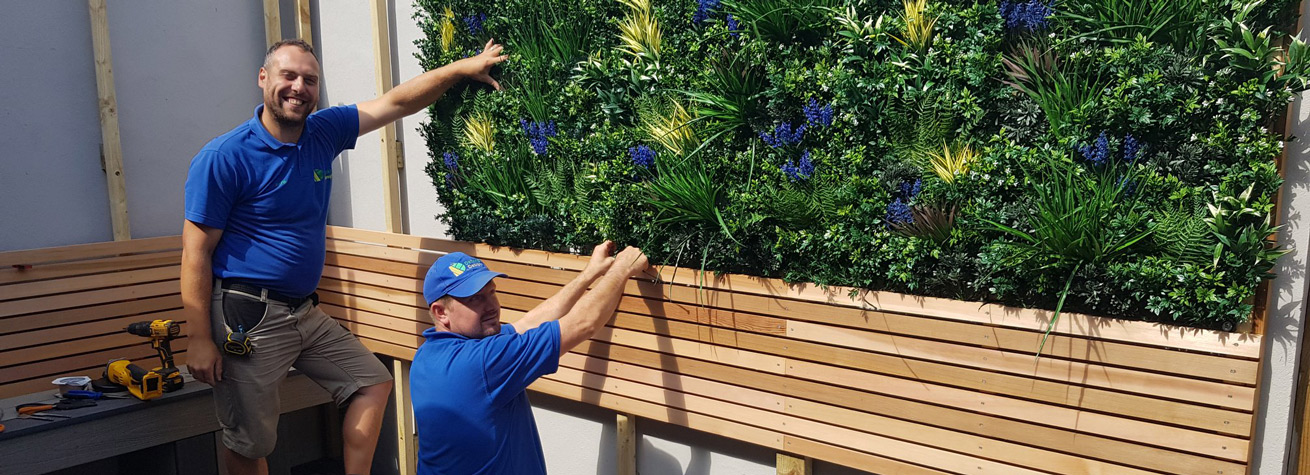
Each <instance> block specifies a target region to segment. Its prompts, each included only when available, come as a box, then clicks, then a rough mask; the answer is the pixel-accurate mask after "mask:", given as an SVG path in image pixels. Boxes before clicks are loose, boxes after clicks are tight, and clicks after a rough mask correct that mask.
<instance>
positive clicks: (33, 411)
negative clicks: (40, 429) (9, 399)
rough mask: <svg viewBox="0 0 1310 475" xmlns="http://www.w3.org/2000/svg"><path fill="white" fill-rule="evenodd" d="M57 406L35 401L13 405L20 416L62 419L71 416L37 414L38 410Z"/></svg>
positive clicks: (43, 410) (57, 406)
mask: <svg viewBox="0 0 1310 475" xmlns="http://www.w3.org/2000/svg"><path fill="white" fill-rule="evenodd" d="M59 407H60V406H59V405H58V404H42V403H39V402H37V403H28V404H19V405H18V406H17V407H15V409H17V410H18V415H19V416H20V417H21V416H31V417H33V418H36V419H40V418H43V417H58V418H62V419H68V418H70V417H72V416H65V415H63V414H50V413H47V414H37V413H38V412H45V411H49V410H51V409H56V408H59ZM83 407H85V406H83ZM63 408H64V409H74V408H73V407H68V406H64V407H63Z"/></svg>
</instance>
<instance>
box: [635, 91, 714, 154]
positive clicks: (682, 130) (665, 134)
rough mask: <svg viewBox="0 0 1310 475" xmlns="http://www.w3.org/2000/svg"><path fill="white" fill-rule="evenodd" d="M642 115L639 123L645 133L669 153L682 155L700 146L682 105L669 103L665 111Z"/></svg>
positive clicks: (685, 109) (691, 118) (689, 118)
mask: <svg viewBox="0 0 1310 475" xmlns="http://www.w3.org/2000/svg"><path fill="white" fill-rule="evenodd" d="M643 115H644V117H642V120H641V123H642V126H643V127H645V129H646V133H647V134H650V138H651V139H653V140H655V141H656V142H658V143H659V144H660V145H663V146H664V148H666V149H668V150H669V151H670V152H673V153H674V154H676V155H683V154H684V153H686V152H688V151H690V150H694V149H695V148H696V146H697V145H699V144H700V139H698V138H697V137H696V131H695V130H693V129H692V127H691V125H692V124H691V122H692V120H693V117H692V116H691V113H690V112H688V111H687V108H686V107H683V106H682V103H680V102H678V101H670V105H669V107H667V108H666V109H665V110H663V111H650V112H648V113H646V114H643Z"/></svg>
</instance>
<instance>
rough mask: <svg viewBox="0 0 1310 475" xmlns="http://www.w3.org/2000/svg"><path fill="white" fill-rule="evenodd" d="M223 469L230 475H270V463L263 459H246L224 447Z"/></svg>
mask: <svg viewBox="0 0 1310 475" xmlns="http://www.w3.org/2000/svg"><path fill="white" fill-rule="evenodd" d="M223 467H225V468H227V474H228V475H268V461H267V460H265V459H263V458H257V459H252V458H246V457H245V456H243V455H241V454H238V453H236V452H233V451H232V449H229V448H227V447H223Z"/></svg>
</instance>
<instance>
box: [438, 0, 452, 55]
mask: <svg viewBox="0 0 1310 475" xmlns="http://www.w3.org/2000/svg"><path fill="white" fill-rule="evenodd" d="M454 44H455V11H454V10H451V9H450V7H446V13H445V14H444V15H442V16H441V51H443V52H446V53H449V52H450V47H451V46H452V45H454Z"/></svg>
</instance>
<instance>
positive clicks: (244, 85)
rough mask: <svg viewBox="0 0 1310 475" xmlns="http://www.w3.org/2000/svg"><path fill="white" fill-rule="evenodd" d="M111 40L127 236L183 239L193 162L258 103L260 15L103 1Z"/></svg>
mask: <svg viewBox="0 0 1310 475" xmlns="http://www.w3.org/2000/svg"><path fill="white" fill-rule="evenodd" d="M59 3H63V2H59ZM74 3H76V2H74ZM109 34H110V41H111V44H112V45H113V49H114V80H115V82H116V89H117V91H118V106H119V127H120V129H121V132H120V133H121V135H122V142H123V167H124V168H125V174H126V177H127V197H128V213H129V217H130V218H131V220H132V237H138V238H139V237H153V236H167V235H174V234H178V233H181V232H182V206H183V199H182V189H183V185H184V184H185V182H186V173H187V168H188V166H189V165H190V163H191V158H192V157H194V156H195V154H196V152H197V151H199V150H200V148H201V147H203V146H204V145H205V144H206V143H207V142H209V141H210V140H211V139H213V138H214V137H217V136H219V135H222V134H223V133H226V132H227V131H228V130H231V129H232V128H233V127H236V126H237V125H238V124H240V123H241V122H244V121H246V120H249V119H250V118H251V117H253V115H254V109H255V105H257V104H259V103H260V101H261V100H262V99H261V95H260V90H259V87H258V85H257V84H256V81H257V80H258V74H259V67H260V65H261V64H262V63H263V56H264V24H263V13H262V10H261V9H260V8H258V5H254V6H247V7H243V8H229V7H227V6H223V5H219V4H216V3H214V2H211V1H204V0H185V1H172V2H110V3H109Z"/></svg>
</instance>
